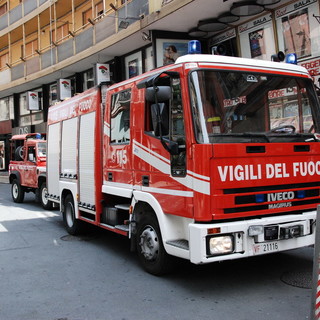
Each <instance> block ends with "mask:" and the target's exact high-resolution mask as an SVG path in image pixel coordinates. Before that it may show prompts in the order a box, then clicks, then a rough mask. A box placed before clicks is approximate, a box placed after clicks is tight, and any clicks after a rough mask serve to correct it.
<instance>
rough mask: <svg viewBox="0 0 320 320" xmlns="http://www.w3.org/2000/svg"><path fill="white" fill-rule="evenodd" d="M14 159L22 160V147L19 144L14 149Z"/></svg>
mask: <svg viewBox="0 0 320 320" xmlns="http://www.w3.org/2000/svg"><path fill="white" fill-rule="evenodd" d="M14 155H15V160H16V161H22V160H23V147H22V146H20V147H18V148H17V149H16V151H15V153H14Z"/></svg>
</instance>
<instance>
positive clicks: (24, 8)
mask: <svg viewBox="0 0 320 320" xmlns="http://www.w3.org/2000/svg"><path fill="white" fill-rule="evenodd" d="M49 1H50V0H39V2H38V0H24V1H23V2H22V3H21V4H19V5H18V6H16V7H14V8H13V9H12V10H10V11H8V12H7V13H5V14H4V15H2V16H1V17H0V32H1V30H3V29H5V28H7V27H8V26H10V25H12V24H13V23H15V22H17V21H19V20H20V19H21V18H23V17H25V16H26V15H28V14H29V13H31V12H32V11H34V10H35V9H37V8H38V7H40V6H42V5H43V4H44V3H46V2H49Z"/></svg>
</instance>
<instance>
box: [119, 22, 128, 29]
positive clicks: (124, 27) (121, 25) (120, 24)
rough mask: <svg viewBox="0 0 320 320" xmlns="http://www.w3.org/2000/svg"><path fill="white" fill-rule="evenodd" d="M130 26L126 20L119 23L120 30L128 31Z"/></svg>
mask: <svg viewBox="0 0 320 320" xmlns="http://www.w3.org/2000/svg"><path fill="white" fill-rule="evenodd" d="M128 26H129V21H126V20H121V21H120V23H119V28H120V29H127V28H128Z"/></svg>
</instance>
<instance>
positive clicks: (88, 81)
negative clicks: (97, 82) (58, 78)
mask: <svg viewBox="0 0 320 320" xmlns="http://www.w3.org/2000/svg"><path fill="white" fill-rule="evenodd" d="M93 86H94V75H93V69H90V70H88V71H86V72H84V73H83V90H87V89H90V88H92V87H93Z"/></svg>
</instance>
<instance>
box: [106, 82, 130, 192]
mask: <svg viewBox="0 0 320 320" xmlns="http://www.w3.org/2000/svg"><path fill="white" fill-rule="evenodd" d="M110 98H111V100H110V101H108V102H107V108H106V115H105V119H106V120H107V121H106V122H108V124H107V125H109V126H110V128H109V130H108V133H109V136H108V135H105V136H104V145H105V150H104V152H105V159H106V168H105V170H104V180H105V181H107V182H108V183H107V184H109V185H112V186H120V184H121V187H123V188H125V189H132V186H133V176H132V168H133V166H132V143H131V139H132V134H131V131H132V130H131V127H132V119H131V112H132V110H131V89H130V88H129V89H125V90H120V91H117V92H115V93H114V94H112V95H111V97H110ZM105 126H106V123H105ZM105 132H106V130H105Z"/></svg>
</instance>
